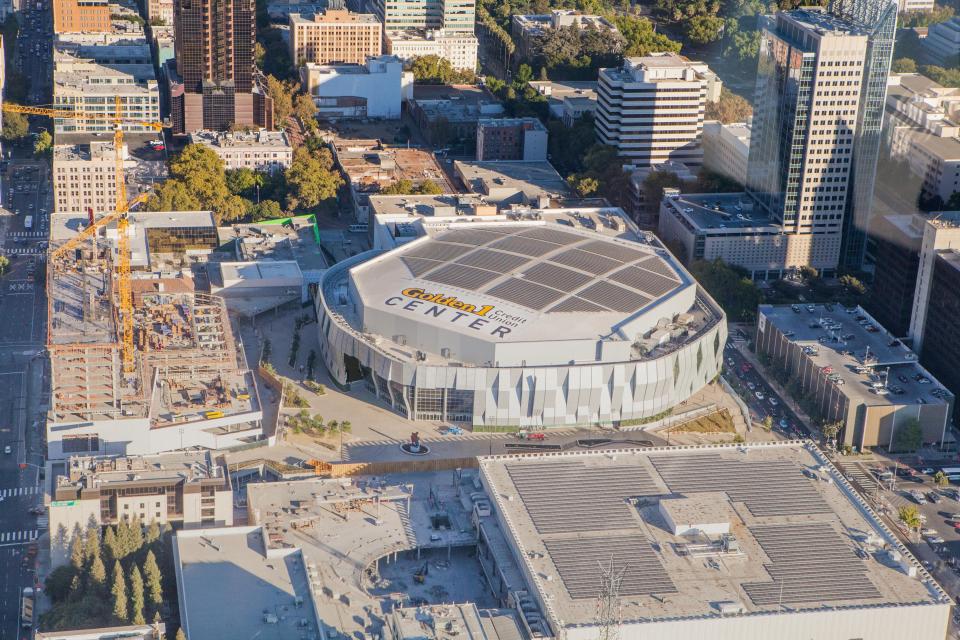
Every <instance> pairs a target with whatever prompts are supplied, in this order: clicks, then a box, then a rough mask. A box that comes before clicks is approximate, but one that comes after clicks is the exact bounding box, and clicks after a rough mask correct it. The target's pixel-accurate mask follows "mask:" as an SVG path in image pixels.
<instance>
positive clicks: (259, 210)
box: [250, 200, 283, 222]
mask: <svg viewBox="0 0 960 640" xmlns="http://www.w3.org/2000/svg"><path fill="white" fill-rule="evenodd" d="M282 217H283V209H282V208H281V207H280V203H279V202H277V201H276V200H264V201H263V202H261V203H259V204H255V205H253V207H252V208H251V209H250V219H251V220H252V221H253V222H259V221H261V220H273V219H275V218H282Z"/></svg>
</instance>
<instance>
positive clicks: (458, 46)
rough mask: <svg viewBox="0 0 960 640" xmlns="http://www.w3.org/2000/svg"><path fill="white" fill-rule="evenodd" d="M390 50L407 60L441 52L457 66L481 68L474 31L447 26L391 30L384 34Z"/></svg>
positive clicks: (457, 67) (469, 68) (471, 68)
mask: <svg viewBox="0 0 960 640" xmlns="http://www.w3.org/2000/svg"><path fill="white" fill-rule="evenodd" d="M384 40H385V42H386V52H387V53H389V54H391V55H395V56H397V57H398V58H400V59H401V60H403V61H404V62H407V61H409V60H411V59H413V58H416V57H418V56H431V55H433V56H439V57H441V58H444V59H446V60H449V61H450V64H451V65H452V66H453V68H454V69H467V70H470V71H473V70H475V69H476V68H477V49H478V48H479V46H480V43H479V42H478V40H477V37H476V36H475V35H473V34H472V33H450V32H447V31H444V30H443V29H436V30H431V29H414V30H410V31H390V32H387V33H386V34H384Z"/></svg>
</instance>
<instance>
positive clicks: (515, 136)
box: [477, 118, 547, 162]
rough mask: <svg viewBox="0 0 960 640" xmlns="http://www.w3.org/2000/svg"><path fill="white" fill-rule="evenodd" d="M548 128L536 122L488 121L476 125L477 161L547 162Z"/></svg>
mask: <svg viewBox="0 0 960 640" xmlns="http://www.w3.org/2000/svg"><path fill="white" fill-rule="evenodd" d="M546 159H547V128H546V127H544V126H543V123H541V122H540V121H539V120H538V119H536V118H486V119H483V120H480V121H479V122H478V123H477V160H481V161H484V160H523V161H525V162H545V161H546Z"/></svg>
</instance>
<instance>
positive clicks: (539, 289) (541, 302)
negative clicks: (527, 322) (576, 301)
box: [487, 278, 564, 311]
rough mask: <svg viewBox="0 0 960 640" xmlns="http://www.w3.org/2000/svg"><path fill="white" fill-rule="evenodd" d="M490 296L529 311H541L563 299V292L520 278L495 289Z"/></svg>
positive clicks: (511, 279) (512, 279) (507, 281)
mask: <svg viewBox="0 0 960 640" xmlns="http://www.w3.org/2000/svg"><path fill="white" fill-rule="evenodd" d="M487 293H488V294H490V295H492V296H497V297H498V298H502V299H503V300H506V301H507V302H514V303H516V304H519V305H522V306H524V307H527V308H529V309H536V310H538V311H539V310H540V309H543V308H544V307H546V306H547V305H549V304H550V303H552V302H556V301H557V300H559V299H560V298H562V297H563V295H564V294H563V292H562V291H557V290H556V289H550V288H549V287H543V286H541V285H539V284H535V283H533V282H527V281H526V280H521V279H519V278H510V279H509V280H506V281H504V282H501V283H500V284H498V285H497V286H495V287H493V288H492V289H490V290H489V291H487Z"/></svg>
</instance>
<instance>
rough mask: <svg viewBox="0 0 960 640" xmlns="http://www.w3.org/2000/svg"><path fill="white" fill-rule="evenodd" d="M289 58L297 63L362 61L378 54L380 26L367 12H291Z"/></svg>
mask: <svg viewBox="0 0 960 640" xmlns="http://www.w3.org/2000/svg"><path fill="white" fill-rule="evenodd" d="M289 24H290V59H291V60H292V61H293V62H294V64H296V65H297V66H300V65H303V64H306V63H308V62H312V63H314V64H334V63H336V64H363V63H364V62H365V61H366V60H367V57H368V56H378V55H380V53H381V48H382V46H383V33H382V30H383V25H381V24H380V21H379V20H377V18H376V16H374V15H372V14H369V13H350V12H349V11H345V10H339V11H337V10H328V11H326V12H325V13H322V14H315V15H312V16H307V15H301V14H299V13H292V14H290V19H289Z"/></svg>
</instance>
